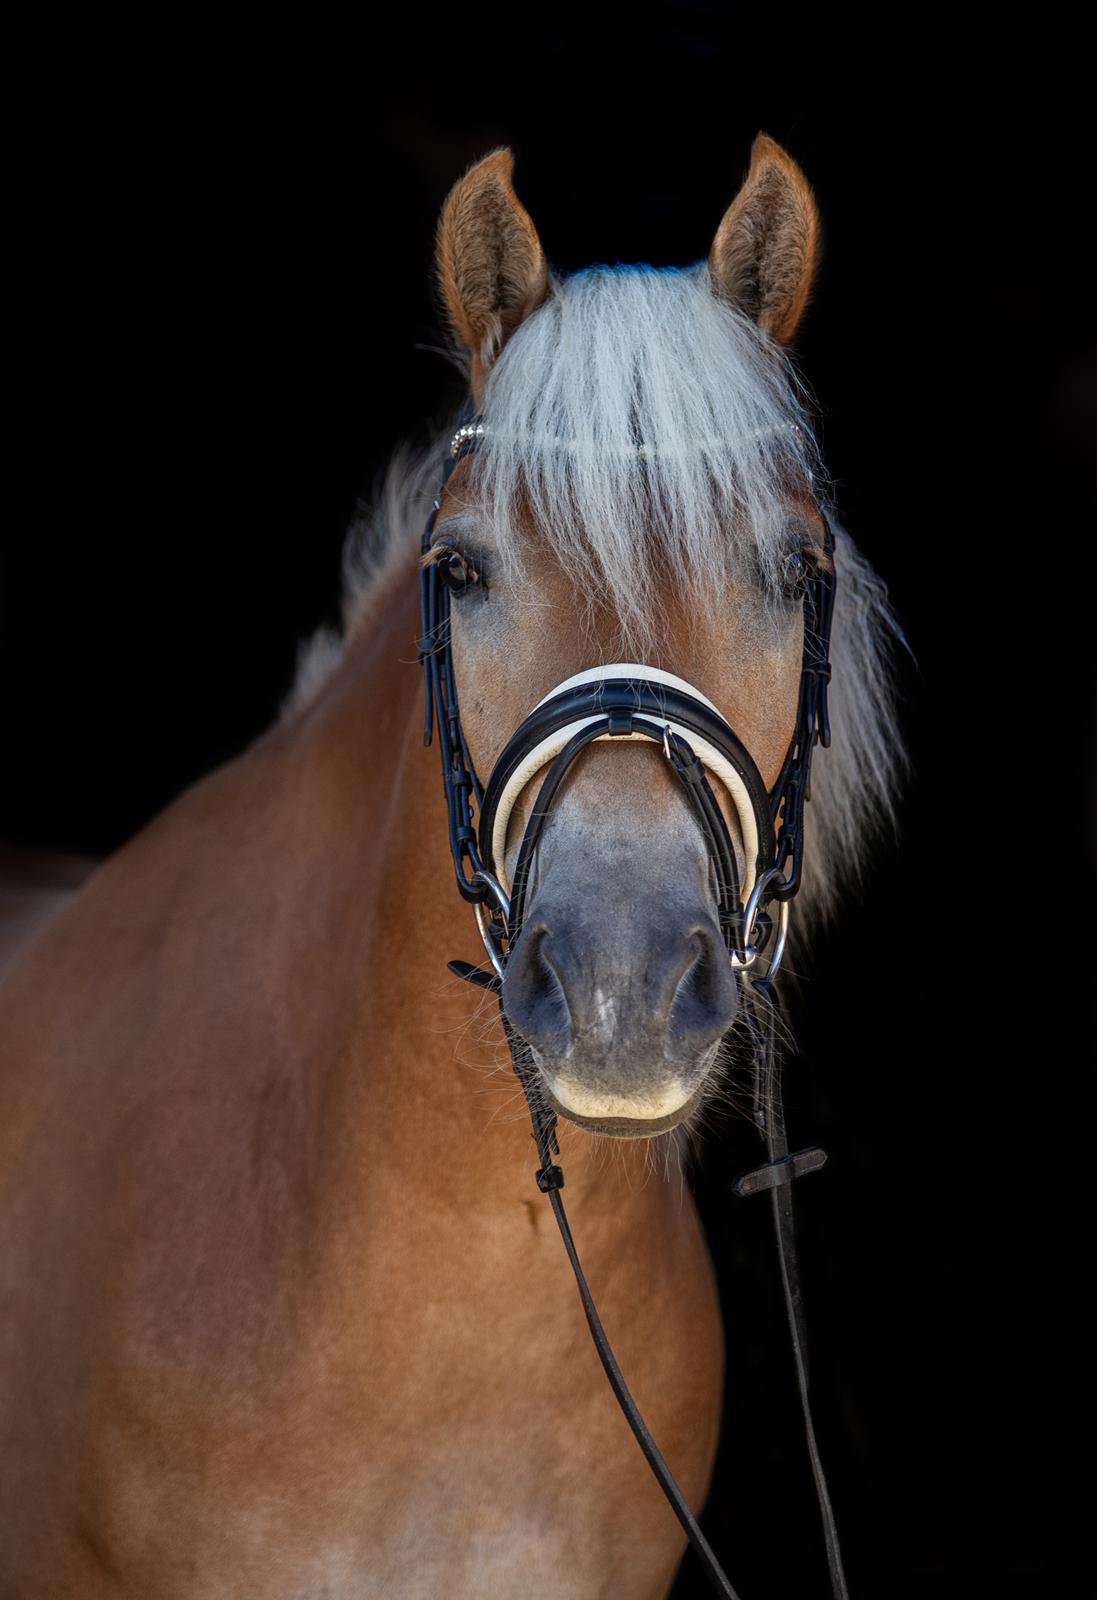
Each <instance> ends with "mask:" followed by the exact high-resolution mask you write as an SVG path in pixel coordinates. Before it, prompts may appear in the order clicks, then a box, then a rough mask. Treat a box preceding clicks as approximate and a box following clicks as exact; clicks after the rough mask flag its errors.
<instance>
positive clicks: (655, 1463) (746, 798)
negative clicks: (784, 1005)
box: [419, 403, 848, 1600]
mask: <svg viewBox="0 0 1097 1600" xmlns="http://www.w3.org/2000/svg"><path fill="white" fill-rule="evenodd" d="M485 432H486V427H485V424H484V421H483V419H482V418H481V417H479V416H475V415H473V414H472V410H471V405H470V404H468V403H466V407H465V411H464V412H463V420H462V425H461V426H459V427H458V429H457V431H456V433H455V434H454V436H453V440H452V443H451V446H450V451H449V455H448V457H447V460H446V464H445V468H444V471H443V478H442V485H443V487H444V486H445V484H446V482H447V481H448V479H449V476H450V474H451V473H452V471H453V470H454V468H455V467H456V465H457V463H458V461H460V460H461V459H462V458H463V457H464V456H465V455H466V454H468V453H470V452H471V451H473V450H475V449H476V447H477V445H478V443H479V441H480V440H481V439H482V438H483V437H484V435H485ZM640 458H641V459H642V453H640ZM440 504H441V494H439V498H438V499H436V500H435V502H434V507H433V510H432V511H431V514H430V517H429V518H428V520H427V525H426V529H425V531H424V534H423V544H422V550H423V554H424V555H426V554H428V553H429V550H430V545H431V539H432V537H433V533H434V524H435V520H436V518H437V515H438V511H439V509H440ZM817 504H818V509H819V511H820V514H821V515H822V517H823V521H824V524H825V528H826V534H825V540H824V550H825V553H826V557H827V563H828V564H827V565H826V566H823V565H819V566H817V567H815V568H814V570H813V571H812V573H811V575H810V577H809V578H808V580H807V582H806V585H805V589H804V597H803V606H804V646H803V659H802V664H801V670H800V689H799V700H798V705H797V713H796V725H795V728H794V730H793V734H792V738H791V740H790V742H789V747H788V751H787V753H786V755H785V759H784V762H783V763H782V766H781V771H780V773H779V774H778V777H777V781H776V782H775V784H774V785H773V787H772V789H770V790H768V791H767V789H766V787H765V782H764V779H763V778H762V775H761V773H760V772H759V771H758V768H757V766H756V765H755V763H754V760H753V758H752V757H751V755H750V753H749V751H748V750H747V749H746V747H745V745H744V744H743V743H742V742H741V741H740V740H739V738H738V737H737V736H736V734H735V732H734V731H733V729H732V728H731V726H730V725H729V724H728V723H727V722H726V721H725V719H724V718H723V717H722V716H721V714H720V712H719V711H718V710H717V708H716V707H715V706H714V705H713V704H712V702H711V701H709V700H708V699H706V698H705V696H704V695H702V694H701V693H700V692H699V691H698V690H697V689H695V688H693V687H692V686H691V685H690V684H688V683H686V682H685V681H684V680H683V679H681V678H676V677H674V676H673V675H672V674H670V673H667V672H662V671H660V670H658V669H657V668H654V667H648V666H643V665H637V664H635V663H615V664H613V665H610V666H605V667H599V668H595V669H593V670H592V671H588V672H583V673H578V674H577V675H576V676H575V677H573V678H569V679H567V680H566V681H565V682H564V683H562V684H559V685H558V686H557V687H556V688H555V689H553V690H552V691H551V692H550V693H549V694H548V695H546V696H545V698H544V699H543V700H542V701H541V702H540V704H539V705H537V706H535V707H534V709H533V711H532V712H531V713H530V714H529V716H528V717H526V719H525V721H524V722H523V723H522V724H521V725H520V727H519V728H518V729H517V730H516V732H515V733H514V734H513V736H512V737H511V739H510V740H509V741H508V743H507V745H506V747H505V748H504V750H503V752H502V754H501V755H500V757H499V759H498V761H497V762H496V763H495V766H494V767H493V769H492V771H491V773H490V774H489V776H488V781H487V783H486V785H485V784H482V783H481V782H480V779H479V777H478V776H477V773H476V769H475V766H474V764H473V761H472V757H471V755H470V753H469V749H468V745H467V743H466V740H465V735H464V731H463V729H462V727H461V717H460V711H459V709H458V703H457V690H456V684H455V679H454V670H453V656H452V649H451V641H450V594H449V590H448V588H447V587H446V585H445V583H444V582H442V580H441V577H440V573H439V569H438V566H437V564H436V563H428V564H425V565H424V566H423V567H422V569H421V573H420V604H421V632H422V637H421V639H420V642H419V658H420V661H421V662H422V665H423V669H424V676H425V680H426V724H425V729H424V743H426V744H430V743H431V741H432V738H434V737H436V738H437V743H438V748H439V751H440V754H441V761H442V781H443V784H444V787H445V795H446V807H447V813H448V818H449V843H450V855H451V857H452V860H453V868H454V873H455V876H456V880H457V888H458V890H459V892H460V893H461V894H462V895H463V897H464V898H465V899H466V900H467V901H469V902H470V904H471V905H472V908H473V912H474V914H475V917H476V922H477V926H478V927H479V930H480V935H481V938H482V940H483V943H484V948H485V951H486V953H487V956H488V960H489V963H490V968H489V969H485V968H481V967H475V966H472V965H470V964H469V963H468V962H464V961H451V962H450V963H449V967H450V970H451V971H452V972H454V973H455V974H456V975H457V976H458V977H459V978H463V979H465V980H466V981H467V982H469V983H474V984H478V985H479V986H480V987H481V988H484V989H487V990H489V991H491V992H492V993H494V994H496V995H497V996H498V999H499V1010H500V1016H501V1019H502V1024H503V1030H504V1033H505V1035H506V1039H507V1044H508V1046H509V1048H510V1053H511V1061H512V1063H513V1066H514V1071H515V1074H516V1075H517V1077H518V1081H519V1082H520V1083H521V1085H522V1089H523V1091H524V1093H525V1097H526V1103H527V1106H528V1108H529V1113H530V1118H531V1122H532V1126H533V1139H534V1143H535V1144H536V1147H537V1154H538V1157H539V1160H540V1163H541V1164H540V1166H539V1168H538V1169H537V1172H536V1180H537V1187H538V1188H539V1189H540V1190H541V1192H542V1193H543V1194H546V1195H547V1196H548V1199H549V1204H550V1205H551V1207H552V1211H553V1215H554V1216H555V1218H556V1222H557V1225H558V1226H559V1229H560V1234H561V1237H562V1238H563V1241H564V1248H565V1250H566V1251H567V1255H568V1260H569V1261H570V1263H571V1266H572V1270H573V1272H574V1274H575V1279H576V1283H577V1285H578V1288H579V1295H580V1298H581V1300H582V1304H583V1310H584V1312H585V1314H586V1318H587V1323H588V1325H589V1327H590V1331H591V1335H592V1337H593V1339H594V1344H595V1347H596V1349H597V1352H598V1356H599V1359H600V1360H601V1363H602V1366H603V1368H604V1369H605V1372H606V1376H607V1378H608V1379H609V1382H610V1385H611V1386H612V1388H613V1392H614V1394H615V1395H616V1397H617V1400H618V1402H619V1404H620V1406H621V1409H622V1411H623V1412H624V1415H625V1418H626V1420H627V1421H628V1424H629V1427H630V1428H631V1429H632V1432H633V1434H634V1436H635V1438H636V1440H637V1443H638V1444H639V1446H640V1449H641V1450H642V1452H643V1454H644V1456H645V1458H646V1460H647V1462H648V1464H649V1466H650V1467H651V1469H652V1472H653V1473H654V1475H655V1477H656V1479H657V1481H658V1483H659V1485H660V1487H661V1488H662V1490H663V1493H664V1494H665V1496H666V1498H667V1500H668V1501H669V1503H670V1505H671V1508H672V1510H673V1511H674V1514H675V1516H676V1517H677V1518H678V1521H679V1522H680V1524H681V1525H682V1528H683V1529H684V1531H685V1533H686V1535H687V1537H688V1539H689V1541H690V1543H691V1544H692V1545H693V1547H694V1549H695V1550H696V1552H697V1554H698V1556H699V1558H700V1560H701V1563H702V1566H703V1568H704V1571H705V1573H706V1575H707V1577H708V1578H709V1581H710V1582H711V1584H712V1585H713V1587H714V1588H715V1590H716V1592H717V1593H719V1594H722V1595H724V1596H725V1597H727V1600H738V1596H737V1594H736V1591H735V1590H734V1589H733V1588H732V1586H731V1584H730V1582H729V1581H728V1579H727V1577H726V1576H725V1574H724V1572H723V1571H722V1569H721V1567H720V1565H719V1563H718V1561H717V1560H716V1557H715V1555H714V1553H713V1551H712V1548H711V1546H710V1545H709V1543H708V1541H707V1539H706V1538H705V1536H704V1534H703V1533H702V1531H701V1529H700V1527H699V1525H698V1523H697V1520H696V1518H695V1517H694V1515H693V1513H692V1512H691V1510H690V1508H689V1506H688V1505H687V1504H686V1501H685V1499H684V1497H683V1495H682V1492H681V1490H680V1489H679V1487H678V1485H677V1483H676V1482H675V1481H674V1478H673V1476H672V1475H671V1472H670V1470H669V1468H668V1467H667V1464H666V1462H665V1461H664V1460H663V1457H662V1456H661V1454H660V1453H659V1450H658V1448H657V1446H656V1444H655V1442H654V1440H653V1439H652V1437H651V1434H650V1433H649V1432H648V1429H647V1427H646V1425H645V1423H644V1420H643V1418H642V1417H641V1416H640V1413H639V1411H638V1410H637V1408H636V1404H635V1402H634V1401H633V1398H632V1396H631V1394H630V1393H629V1390H628V1387H627V1385H626V1383H625V1380H624V1378H623V1376H622V1374H621V1370H620V1368H619V1367H618V1365H617V1361H616V1359H615V1357H614V1354H613V1351H612V1349H611V1348H610V1345H609V1341H608V1340H607V1338H606V1335H605V1332H604V1330H603V1328H602V1324H601V1320H600V1318H599V1316H598V1312H597V1309H596V1307H595V1305H594V1301H593V1299H592V1297H591V1294H590V1290H589V1288H588V1287H587V1282H586V1278H585V1276H584V1274H583V1269H582V1266H581V1265H580V1261H579V1256H578V1253H577V1251H576V1248H575V1241H574V1239H573V1237H572V1234H571V1229H570V1227H569V1225H568V1220H567V1214H566V1212H565V1209H564V1202H563V1197H562V1195H561V1193H560V1191H561V1189H562V1188H563V1185H564V1174H563V1172H562V1170H561V1168H560V1166H559V1165H558V1164H557V1163H556V1162H555V1160H554V1157H555V1156H558V1155H559V1153H560V1151H559V1145H558V1143H557V1139H556V1115H555V1113H554V1112H553V1110H552V1109H551V1108H550V1107H549V1105H548V1104H547V1102H546V1101H545V1098H544V1096H543V1095H542V1094H541V1092H540V1087H539V1080H538V1073H537V1068H536V1065H535V1063H534V1061H533V1059H532V1056H531V1053H530V1050H529V1047H528V1045H527V1044H526V1043H525V1041H524V1040H523V1039H522V1037H521V1035H520V1034H518V1033H517V1032H516V1031H515V1030H514V1029H513V1028H512V1026H511V1024H510V1021H509V1019H508V1017H507V1014H506V1010H505V1007H504V1003H503V994H502V989H503V977H504V974H505V971H506V965H507V961H508V959H509V956H510V954H511V952H512V951H513V949H514V947H515V942H516V941H517V939H518V938H519V937H520V936H521V930H522V923H523V918H524V913H525V904H526V892H527V886H528V882H529V875H530V869H531V866H532V863H533V859H534V855H535V852H536V850H537V846H538V844H539V843H540V840H541V837H542V835H543V832H544V827H545V822H546V820H547V817H548V814H549V811H550V809H551V805H552V801H553V798H554V796H555V794H556V791H557V789H558V788H559V785H560V783H561V781H562V779H563V778H564V775H565V774H566V772H567V770H568V768H569V767H570V766H571V764H572V762H573V761H575V760H576V758H577V757H578V756H579V754H580V753H581V752H582V751H583V750H584V749H586V747H587V745H589V744H591V743H592V742H593V741H594V740H596V739H638V738H640V739H649V740H651V741H653V742H654V743H657V744H659V745H661V746H662V749H663V753H664V756H665V758H666V760H667V761H668V763H669V765H670V767H671V769H672V770H673V772H674V774H675V776H676V777H677V779H678V781H679V782H680V783H681V785H682V788H683V791H684V793H685V795H686V797H687V799H688V800H689V803H690V805H691V806H692V807H693V810H694V813H695V815H696V817H697V819H698V822H699V823H700V826H701V830H702V833H703V835H704V838H705V841H706V845H707V847H708V851H709V856H710V859H711V861H712V865H713V868H714V873H715V880H716V889H717V905H718V915H719V922H720V928H721V932H722V934H723V937H724V942H725V945H726V948H727V951H728V957H729V960H730V962H731V965H732V967H733V969H734V970H735V971H736V972H738V973H739V974H740V975H741V982H740V994H741V997H742V998H743V999H744V1001H745V1005H744V1008H743V1020H744V1023H745V1026H746V1028H747V1031H748V1033H749V1036H750V1043H751V1048H752V1054H753V1061H754V1078H753V1104H752V1114H753V1118H754V1122H755V1124H756V1126H757V1128H758V1131H759V1134H760V1136H761V1139H762V1143H763V1146H764V1149H765V1153H766V1160H765V1162H764V1163H763V1164H762V1165H761V1166H758V1167H755V1168H753V1169H752V1170H751V1171H749V1172H746V1173H743V1174H742V1175H741V1176H740V1177H739V1178H737V1179H736V1180H735V1182H734V1183H733V1185H732V1188H733V1191H734V1192H735V1194H737V1195H739V1196H742V1197H745V1196H749V1195H753V1194H761V1193H765V1192H768V1194H769V1196H770V1205H771V1210H772V1215H773V1223H774V1232H775V1237H776V1243H777V1254H778V1260H779V1264H780V1269H781V1282H782V1288H783V1293H784V1301H785V1310H786V1313H787V1317H788V1325H789V1332H790V1337H791V1341H792V1350H793V1358H794V1363H795V1367H796V1378H797V1384H798V1387H799V1392H800V1402H801V1409H802V1412H803V1417H804V1427H805V1432H806V1436H807V1446H808V1454H809V1457H810V1461H811V1469H812V1474H813V1477H814V1481H815V1490H816V1496H817V1499H818V1502H819V1509H820V1515H821V1518H822V1523H823V1535H824V1541H825V1545H826V1553H827V1564H828V1567H829V1571H830V1581H831V1589H832V1592H833V1595H834V1600H848V1590H847V1588H846V1580H845V1574H844V1572H843V1568H842V1559H841V1553H840V1549H839V1544H838V1532H837V1528H836V1526H835V1521H834V1515H833V1511H832V1509H831V1504H830V1496H829V1494H828V1491H827V1485H826V1479H825V1477H824V1473H823V1467H822V1462H821V1461H820V1458H819V1452H818V1448H817V1445H816V1440H815V1429H814V1424H813V1421H812V1415H811V1407H810V1403H809V1395H808V1360H807V1331H806V1326H805V1321H804V1312H803V1298H802V1293H801V1286H800V1270H799V1262H798V1256H797V1250H796V1239H795V1229H794V1222H793V1210H792V1189H791V1184H792V1182H793V1180H794V1179H796V1178H798V1177H801V1176H802V1175H803V1174H805V1173H808V1172H814V1171H817V1170H818V1169H819V1168H820V1167H822V1166H823V1164H824V1163H825V1161H826V1159H827V1158H826V1154H825V1152H824V1151H823V1150H820V1149H818V1148H817V1147H814V1146H813V1147H810V1148H807V1149H803V1150H797V1151H794V1152H790V1151H789V1148H788V1141H787V1138H786V1134H785V1121H784V1109H783V1102H782V1094H781V1061H780V1055H779V1051H778V1048H777V1022H778V996H777V990H776V987H775V983H774V979H775V978H776V975H777V971H778V968H779V967H780V964H781V959H782V957H783V955H784V948H785V938H786V934H787V928H788V916H789V906H790V902H791V901H792V899H793V897H794V896H795V895H796V893H797V890H798V889H799V887H800V882H801V869H802V858H803V826H804V807H805V805H806V802H807V800H808V799H809V798H810V776H811V757H812V751H813V749H814V747H815V745H816V744H817V743H818V744H822V745H824V746H827V745H829V743H830V724H829V718H828V713H827V687H828V684H829V681H830V660H829V655H830V629H831V619H832V616H833V610H834V591H835V574H834V553H835V537H834V528H833V525H832V523H831V520H830V517H829V516H828V514H827V512H826V510H825V508H824V507H823V505H822V504H821V503H819V502H818V501H817ZM545 766H548V769H549V770H548V773H547V774H546V776H545V778H544V780H543V782H542V784H541V788H540V791H539V794H538V798H537V804H536V805H535V806H534V807H533V809H532V812H531V815H530V819H529V822H528V823H527V826H526V830H525V834H524V836H523V838H522V843H521V846H520V849H519V853H518V859H517V864H516V867H515V872H514V880H513V882H512V883H508V881H507V874H506V867H505V851H506V834H507V823H508V821H509V819H510V816H511V813H512V811H513V808H514V806H515V804H516V802H517V800H518V797H519V795H520V793H521V791H522V790H523V789H524V788H525V786H526V784H527V783H528V782H529V781H530V779H531V778H532V777H533V776H534V775H535V774H536V773H537V772H539V771H541V770H542V769H543V768H544V767H545ZM710 778H715V779H716V780H717V781H718V782H719V783H720V784H722V786H723V787H724V789H725V790H726V792H727V793H728V795H729V796H730V798H731V801H732V803H733V806H734V810H735V814H736V816H737V818H738V820H739V824H740V834H741V837H742V840H743V844H744V859H743V862H742V870H740V863H739V860H738V857H737V853H736V849H735V844H734V841H733V840H732V837H731V834H730V832H729V829H728V826H727V823H726V821H725V819H724V814H723V811H722V810H721V808H720V805H719V803H718V801H717V799H716V796H715V794H714V792H713V788H712V784H711V782H710ZM477 819H478V826H477V825H476V822H477ZM771 940H772V941H773V944H772V948H771V947H770V941H771ZM760 961H761V962H764V964H765V970H764V972H763V971H761V970H760V969H759V966H758V963H759V962H760ZM738 1024H739V1019H738V1018H737V1019H736V1024H735V1025H736V1026H738Z"/></svg>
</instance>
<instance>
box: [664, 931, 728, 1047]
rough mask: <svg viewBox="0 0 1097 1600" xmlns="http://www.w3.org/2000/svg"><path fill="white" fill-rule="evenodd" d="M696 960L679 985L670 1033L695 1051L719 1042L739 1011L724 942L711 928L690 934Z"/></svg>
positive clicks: (673, 1004) (671, 1015)
mask: <svg viewBox="0 0 1097 1600" xmlns="http://www.w3.org/2000/svg"><path fill="white" fill-rule="evenodd" d="M690 947H691V949H692V950H693V952H694V955H693V960H692V961H691V962H690V964H689V965H688V966H687V968H686V970H685V971H684V972H683V974H682V976H681V978H680V979H679V982H678V987H677V989H676V990H675V994H674V999H673V1001H672V1002H671V1008H670V1017H669V1019H668V1030H669V1033H670V1036H671V1038H672V1039H674V1040H676V1041H677V1042H679V1043H681V1044H685V1045H689V1046H690V1047H692V1048H694V1049H696V1048H701V1047H706V1046H708V1045H710V1044H712V1043H714V1042H715V1040H717V1039H719V1038H720V1037H721V1036H722V1035H723V1034H725V1033H726V1032H727V1031H728V1029H729V1028H730V1027H731V1025H732V1023H733V1022H734V1020H735V1013H736V1010H737V1009H738V990H737V988H736V984H735V976H734V973H733V972H732V968H731V963H730V961H729V960H728V955H727V950H726V948H725V946H724V942H723V940H722V939H720V938H719V937H718V936H717V935H716V933H715V932H713V931H712V930H710V929H708V928H696V929H694V931H693V933H692V934H691V935H690Z"/></svg>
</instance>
